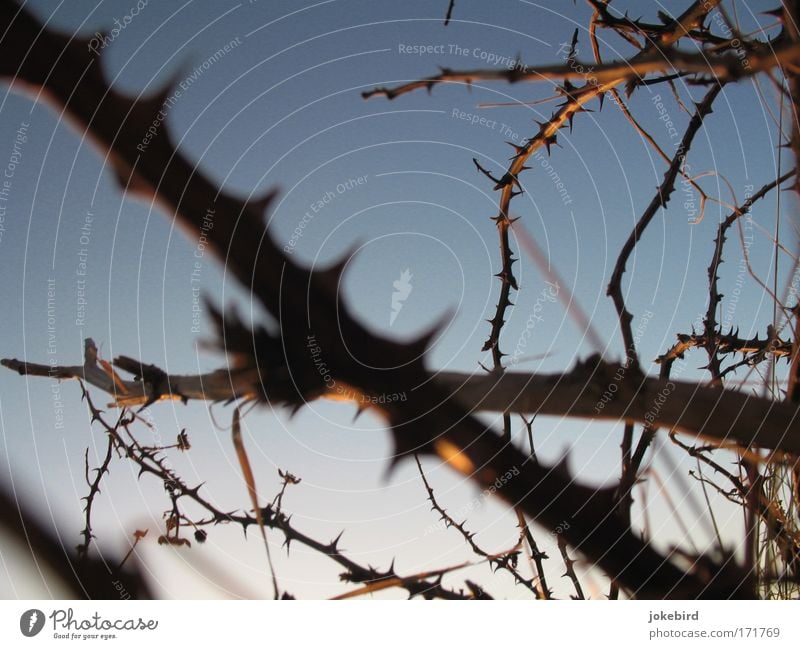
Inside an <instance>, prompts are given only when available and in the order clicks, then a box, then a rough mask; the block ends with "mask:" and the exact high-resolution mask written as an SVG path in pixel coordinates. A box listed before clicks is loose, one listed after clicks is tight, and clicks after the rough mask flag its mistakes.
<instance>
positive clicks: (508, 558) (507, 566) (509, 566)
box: [414, 455, 539, 596]
mask: <svg viewBox="0 0 800 649" xmlns="http://www.w3.org/2000/svg"><path fill="white" fill-rule="evenodd" d="M414 459H415V460H416V462H417V469H418V470H419V475H420V477H421V478H422V483H423V484H424V485H425V491H427V492H428V500H430V502H431V509H432V510H433V511H435V512H437V513H438V514H439V520H441V521H442V522H444V526H445V529H447V528H448V527H452V528H453V529H455V530H457V531H458V533H459V534H461V536H462V537H464V540H465V541H466V542H467V545H469V547H470V549H471V550H472V551H473V552H474V553H475V554H477V555H478V556H479V557H483V558H484V559H486V560H488V562H489V565H491V566H493V567H494V568H495V570H497V569H501V568H502V569H503V570H506V571H507V572H509V573H510V574H511V575H512V576H513V577H514V581H515V583H518V584H522V585H523V586H525V588H527V589H528V590H530V591H531V592H532V593H534V594H535V595H537V596H538V594H539V592H538V590H537V588H536V584H535V583H534V580H533V579H526V578H525V577H523V576H522V575H521V574H520V573H519V572H518V570H517V562H518V557H519V553H520V544H519V543H518V544H517V545H516V546H514V547H513V548H511V549H510V550H507V551H505V552H501V553H499V554H490V553H488V552H486V551H485V550H484V549H483V548H481V547H480V546H479V545H478V544H477V543H476V542H475V533H474V532H470V531H469V530H467V528H466V523H467V521H466V520H465V521H462V522H461V523H459V522H457V521H456V520H455V519H454V518H453V517H452V516H450V514H448V513H447V511H446V510H445V509H444V508H443V507H442V506H441V505H439V503H438V502H437V500H436V496H435V494H434V493H433V488H432V487H431V485H430V483H429V482H428V478H427V477H426V476H425V472H424V471H423V470H422V463H421V462H420V461H419V457H418V456H416V455H415V456H414Z"/></svg>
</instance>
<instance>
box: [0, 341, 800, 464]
mask: <svg viewBox="0 0 800 649" xmlns="http://www.w3.org/2000/svg"><path fill="white" fill-rule="evenodd" d="M752 342H753V341H749V342H748V344H750V343H752ZM762 343H763V341H762ZM762 348H764V349H766V347H764V345H761V346H759V347H758V348H757V347H756V346H755V345H754V347H753V349H754V350H756V351H758V350H759V349H762ZM741 349H749V348H745V347H742V348H741ZM775 349H776V350H777V351H778V353H780V350H781V349H782V347H781V346H777V345H776V346H775ZM660 358H664V357H663V356H662V357H660ZM671 360H672V357H670V358H668V359H666V360H665V361H664V362H663V363H662V364H663V365H664V366H665V367H666V366H667V365H668V362H671ZM3 364H4V365H6V366H9V367H12V369H17V368H18V367H19V368H22V369H23V373H24V370H25V368H30V367H49V366H45V365H42V366H36V365H34V364H31V363H25V362H23V361H17V360H13V361H9V360H7V359H4V360H3ZM233 371H234V372H236V371H237V370H233ZM222 373H224V370H217V372H214V373H212V375H215V376H216V375H221V374H222ZM37 375H38V374H37ZM44 375H45V376H46V374H44ZM204 376H208V375H204ZM425 376H426V380H428V379H430V378H433V383H435V384H436V385H437V386H439V387H440V388H441V389H442V390H443V391H444V392H445V393H447V394H448V395H451V396H452V398H453V399H455V400H456V401H457V402H458V403H460V404H462V406H463V407H464V408H467V409H469V410H470V411H493V412H514V413H519V414H523V415H524V414H537V413H539V414H542V415H555V416H566V417H579V418H588V419H597V420H604V421H608V420H611V421H634V422H638V423H641V424H648V423H649V424H652V425H658V426H665V427H667V428H670V429H672V428H674V429H676V430H680V431H683V432H686V433H690V434H694V435H700V436H703V437H706V438H709V439H717V440H720V441H723V442H728V443H736V444H739V445H741V446H742V447H744V448H746V447H748V446H758V447H762V448H767V449H771V450H775V451H779V452H785V453H792V454H800V404H794V403H776V402H775V401H774V400H772V399H769V398H764V397H759V396H756V395H754V394H751V393H746V392H741V391H738V390H734V389H722V388H719V387H710V386H707V385H705V384H703V383H690V382H685V381H670V380H669V378H668V376H669V375H668V374H664V373H663V370H662V378H653V377H646V376H640V375H638V374H634V373H629V372H628V371H627V370H626V369H625V365H624V364H615V363H607V362H605V361H603V360H601V359H600V358H599V357H590V358H589V359H587V360H586V361H585V362H583V363H579V364H578V365H576V366H575V367H574V368H573V369H572V370H570V371H567V372H564V373H559V374H536V375H530V374H524V373H518V372H505V373H504V374H503V375H502V376H500V377H497V376H496V375H493V374H492V375H476V374H463V373H460V372H445V371H443V372H438V373H436V374H435V376H431V375H428V374H427V373H426V375H425ZM619 377H622V378H619ZM65 378H66V377H65ZM185 378H186V379H187V382H194V381H195V380H196V381H197V383H198V384H199V383H201V382H202V378H200V377H191V376H188V377H185ZM171 381H172V376H170V377H169V381H168V382H169V383H171ZM124 383H125V384H126V385H127V384H128V382H124ZM612 384H613V385H614V386H615V390H614V394H613V398H612V397H611V396H610V395H609V389H608V386H609V385H612ZM112 389H113V388H112ZM287 389H288V388H281V390H283V391H286V390H287ZM662 393H668V394H669V395H670V398H669V399H667V400H666V401H665V402H664V403H663V404H662V405H661V407H660V408H659V409H658V410H657V411H656V410H655V409H654V404H655V403H656V401H657V400H658V396H659V394H662ZM182 396H183V395H174V394H172V393H169V392H165V393H163V394H161V395H160V398H161V399H168V398H173V399H179V398H181V397H182ZM318 396H320V397H327V396H330V397H331V398H334V399H338V400H341V398H342V395H341V394H339V393H337V392H336V391H333V392H328V393H326V392H320V394H319V395H318ZM255 397H256V393H255V392H254V391H253V390H252V386H251V385H247V388H246V391H243V392H242V393H236V392H233V391H231V390H230V386H229V388H228V390H227V391H223V390H221V389H220V391H215V392H213V393H212V395H211V396H207V395H204V394H203V393H202V392H201V393H199V394H198V395H197V398H201V399H202V398H209V399H212V400H224V401H234V400H237V399H252V398H255ZM193 398H194V397H193ZM146 401H147V396H142V397H140V398H139V399H138V401H132V400H125V401H123V402H122V403H117V404H114V405H120V406H123V405H131V404H142V403H145V402H146ZM523 459H526V458H523ZM531 459H533V460H534V461H535V457H533V458H531ZM503 472H504V471H503ZM503 472H501V473H503Z"/></svg>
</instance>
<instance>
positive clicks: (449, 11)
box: [444, 0, 456, 27]
mask: <svg viewBox="0 0 800 649" xmlns="http://www.w3.org/2000/svg"><path fill="white" fill-rule="evenodd" d="M455 6H456V0H450V3H449V4H448V5H447V15H446V16H445V18H444V26H445V27H447V26H448V25H449V24H450V19H451V18H452V17H453V9H454V8H455Z"/></svg>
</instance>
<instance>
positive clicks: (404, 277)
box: [389, 268, 414, 327]
mask: <svg viewBox="0 0 800 649" xmlns="http://www.w3.org/2000/svg"><path fill="white" fill-rule="evenodd" d="M412 277H414V276H413V275H412V274H411V270H410V269H408V268H406V269H405V270H404V271H403V272H402V273H400V279H396V280H395V281H394V282H392V286H394V289H395V290H394V292H393V293H392V313H391V315H390V316H389V326H390V327H391V326H392V325H393V324H394V321H395V320H396V319H397V316H398V315H399V314H400V311H401V310H402V308H403V302H405V301H406V300H407V299H408V296H409V295H411V289H412V288H414V287H413V286H411V278H412Z"/></svg>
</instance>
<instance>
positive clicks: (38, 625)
mask: <svg viewBox="0 0 800 649" xmlns="http://www.w3.org/2000/svg"><path fill="white" fill-rule="evenodd" d="M43 628H44V613H42V612H41V611H40V610H39V609H38V608H32V609H30V610H29V611H25V612H24V613H23V614H22V615H21V616H20V618H19V630H20V631H22V635H24V636H25V637H26V638H32V637H33V636H35V635H36V634H37V633H39V631H41V630H42V629H43Z"/></svg>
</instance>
